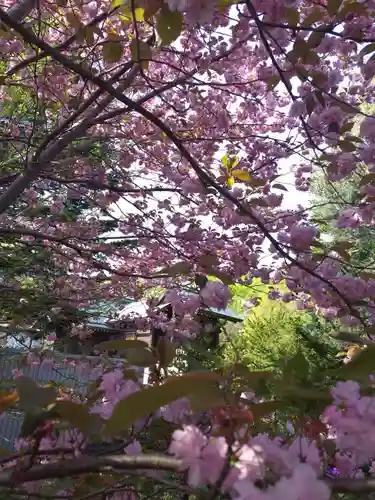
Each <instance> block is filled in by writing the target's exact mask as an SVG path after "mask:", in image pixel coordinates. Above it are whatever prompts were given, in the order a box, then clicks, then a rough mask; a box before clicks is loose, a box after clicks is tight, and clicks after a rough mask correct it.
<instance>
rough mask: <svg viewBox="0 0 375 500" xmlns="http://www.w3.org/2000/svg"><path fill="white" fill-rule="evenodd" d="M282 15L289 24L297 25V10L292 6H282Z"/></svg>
mask: <svg viewBox="0 0 375 500" xmlns="http://www.w3.org/2000/svg"><path fill="white" fill-rule="evenodd" d="M284 17H285V18H286V20H287V21H288V23H289V24H290V25H291V26H297V25H298V24H299V12H298V10H297V9H294V8H293V7H284Z"/></svg>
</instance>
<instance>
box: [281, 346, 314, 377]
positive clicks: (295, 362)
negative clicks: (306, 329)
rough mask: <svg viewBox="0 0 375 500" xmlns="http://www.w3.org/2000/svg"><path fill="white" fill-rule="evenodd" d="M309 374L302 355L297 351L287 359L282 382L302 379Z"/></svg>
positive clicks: (306, 363)
mask: <svg viewBox="0 0 375 500" xmlns="http://www.w3.org/2000/svg"><path fill="white" fill-rule="evenodd" d="M308 372H309V363H308V361H307V359H306V358H305V356H304V354H303V353H302V352H301V351H299V352H297V354H295V355H294V356H293V357H292V358H291V359H289V360H288V361H287V362H286V364H285V367H284V369H283V378H284V380H294V379H296V378H297V379H304V378H305V377H306V376H307V374H308Z"/></svg>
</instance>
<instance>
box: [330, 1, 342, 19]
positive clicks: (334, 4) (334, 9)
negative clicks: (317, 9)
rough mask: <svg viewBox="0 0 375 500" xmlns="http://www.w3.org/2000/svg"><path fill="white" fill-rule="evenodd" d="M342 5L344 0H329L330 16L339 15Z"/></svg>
mask: <svg viewBox="0 0 375 500" xmlns="http://www.w3.org/2000/svg"><path fill="white" fill-rule="evenodd" d="M341 4H342V0H328V2H327V10H328V14H329V15H330V16H332V17H333V16H334V15H335V14H337V13H338V11H339V9H340V7H341Z"/></svg>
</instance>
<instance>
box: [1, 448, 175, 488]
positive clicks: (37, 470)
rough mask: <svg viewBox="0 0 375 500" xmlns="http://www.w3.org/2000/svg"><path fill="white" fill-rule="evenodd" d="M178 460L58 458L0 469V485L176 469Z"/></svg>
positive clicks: (149, 458) (168, 458)
mask: <svg viewBox="0 0 375 500" xmlns="http://www.w3.org/2000/svg"><path fill="white" fill-rule="evenodd" d="M180 468H181V461H180V460H178V459H176V458H171V457H165V456H162V455H135V456H131V455H114V456H104V457H100V458H94V457H84V458H79V459H73V460H62V461H59V462H56V463H52V464H46V465H37V466H35V467H32V468H31V469H29V470H26V471H17V470H12V471H10V472H8V471H4V472H0V486H8V487H11V486H16V485H20V484H22V483H28V482H31V481H41V480H45V479H53V478H60V479H62V478H65V477H74V476H78V475H80V474H89V473H98V472H108V471H114V472H115V471H120V470H121V471H126V470H147V469H150V470H155V469H157V470H169V471H178V470H179V469H180Z"/></svg>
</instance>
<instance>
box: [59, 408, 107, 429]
mask: <svg viewBox="0 0 375 500" xmlns="http://www.w3.org/2000/svg"><path fill="white" fill-rule="evenodd" d="M53 409H54V411H55V412H56V413H58V414H59V415H60V417H61V418H63V419H64V420H66V421H67V422H69V423H70V424H71V425H72V426H73V427H75V428H76V429H78V430H80V431H81V432H82V433H83V434H85V435H93V434H99V433H100V431H101V429H102V427H103V421H102V419H101V418H100V416H99V415H94V414H91V413H90V412H89V407H88V406H86V405H84V404H79V403H73V402H72V401H58V402H57V403H56V404H55V405H54V408H53Z"/></svg>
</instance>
